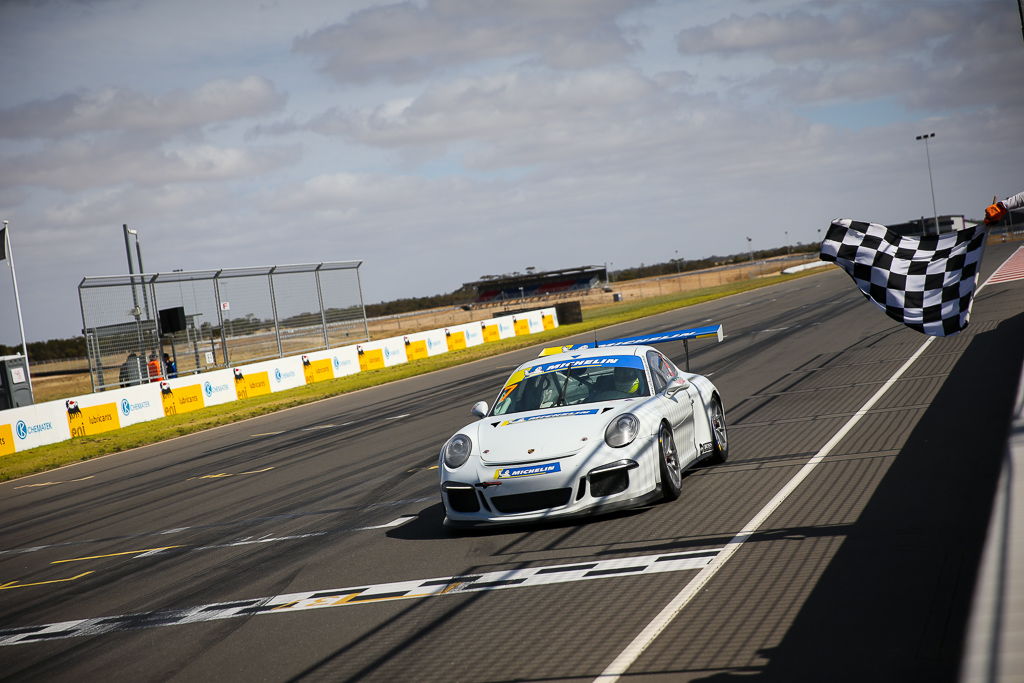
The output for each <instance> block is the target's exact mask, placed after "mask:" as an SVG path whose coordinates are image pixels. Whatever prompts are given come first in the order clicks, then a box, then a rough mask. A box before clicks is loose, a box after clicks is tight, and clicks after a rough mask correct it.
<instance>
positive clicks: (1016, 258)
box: [985, 247, 1024, 285]
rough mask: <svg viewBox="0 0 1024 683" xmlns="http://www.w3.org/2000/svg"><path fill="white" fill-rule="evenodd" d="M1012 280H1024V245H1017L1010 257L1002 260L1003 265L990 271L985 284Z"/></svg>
mask: <svg viewBox="0 0 1024 683" xmlns="http://www.w3.org/2000/svg"><path fill="white" fill-rule="evenodd" d="M1014 280H1024V247H1018V248H1017V251H1015V252H1013V254H1012V255H1011V256H1010V258H1008V259H1006V260H1005V261H1003V265H1001V266H999V268H997V269H996V272H994V273H992V275H991V276H990V277H989V279H988V280H986V281H985V284H986V285H997V284H999V283H1000V282H1013V281H1014Z"/></svg>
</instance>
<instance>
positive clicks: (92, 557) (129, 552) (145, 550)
mask: <svg viewBox="0 0 1024 683" xmlns="http://www.w3.org/2000/svg"><path fill="white" fill-rule="evenodd" d="M182 547H184V546H180V545H165V546H163V547H161V548H143V549H142V550H126V551H124V552H123V553H109V554H107V555H89V556H88V557H72V558H69V559H67V560H54V561H53V562H51V563H50V564H63V563H65V562H82V561H84V560H99V559H102V558H104V557H118V556H119V555H138V554H140V553H151V552H154V551H158V550H170V549H171V548H182Z"/></svg>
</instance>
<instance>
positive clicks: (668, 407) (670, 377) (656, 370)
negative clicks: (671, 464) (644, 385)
mask: <svg viewBox="0 0 1024 683" xmlns="http://www.w3.org/2000/svg"><path fill="white" fill-rule="evenodd" d="M647 364H648V366H649V367H650V369H651V380H652V381H653V382H654V387H653V389H654V393H655V399H656V400H657V401H658V405H659V406H660V407H661V410H662V414H663V415H664V416H665V417H666V418H667V419H668V421H669V424H670V425H672V433H673V436H674V437H675V441H676V450H677V451H678V452H679V464H680V465H682V466H683V467H686V466H687V465H689V464H690V463H691V462H692V461H694V460H696V459H697V448H696V445H695V441H694V439H695V438H696V432H695V429H694V424H693V396H692V394H691V393H690V390H689V388H687V389H683V390H681V391H677V392H676V393H675V394H674V395H672V396H669V395H668V393H669V389H670V388H671V387H672V386H673V382H674V381H675V380H677V379H679V377H680V372H679V368H677V367H676V366H675V364H674V363H672V361H670V360H669V359H668V358H666V357H665V356H663V355H662V354H661V353H659V352H657V351H654V350H651V351H648V352H647Z"/></svg>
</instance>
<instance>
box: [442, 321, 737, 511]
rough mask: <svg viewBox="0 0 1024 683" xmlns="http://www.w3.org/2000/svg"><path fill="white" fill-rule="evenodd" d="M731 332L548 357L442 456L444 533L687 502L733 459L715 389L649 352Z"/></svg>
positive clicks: (620, 343) (606, 345) (711, 330)
mask: <svg viewBox="0 0 1024 683" xmlns="http://www.w3.org/2000/svg"><path fill="white" fill-rule="evenodd" d="M701 337H718V339H719V341H721V339H722V326H721V325H717V326H711V327H702V328H695V329H689V330H677V331H674V332H666V333H662V334H656V335H644V336H641V337H631V338H627V339H616V340H610V341H605V342H599V343H594V344H579V345H575V346H566V347H560V348H555V349H545V351H544V352H543V353H542V355H541V357H540V358H538V359H535V360H533V361H530V362H527V363H524V364H523V365H521V366H519V367H518V368H517V369H516V370H515V371H514V372H513V373H512V375H511V376H510V377H509V378H508V381H506V382H505V385H504V387H502V389H501V391H500V392H499V393H498V396H497V398H496V400H495V401H494V403H493V405H488V404H487V403H485V402H483V401H480V402H478V403H477V404H476V405H474V406H473V410H472V413H473V415H475V416H476V417H478V418H479V420H477V421H476V422H473V423H471V424H468V425H466V426H465V427H463V428H462V429H460V430H459V431H458V432H457V433H456V434H455V435H454V436H452V437H451V438H450V439H448V441H447V442H445V444H444V446H443V447H442V448H441V453H440V462H439V466H438V470H439V472H440V478H441V499H442V501H443V503H444V508H445V524H446V525H447V526H455V527H464V526H481V525H488V524H501V523H506V524H507V523H523V522H533V521H537V520H547V519H556V518H561V517H574V516H579V515H585V514H592V513H596V512H606V511H610V510H615V509H620V508H626V507H636V506H640V505H644V504H647V503H650V502H653V501H656V500H659V499H666V500H674V499H676V498H678V497H679V494H680V488H681V485H682V474H683V472H684V471H685V470H686V469H687V468H688V467H690V466H691V465H693V464H694V463H696V462H699V461H706V462H712V463H714V462H724V461H725V459H726V457H727V455H728V452H729V442H728V438H727V434H726V426H725V411H724V410H723V408H722V398H721V396H720V395H719V392H718V389H716V388H715V386H714V384H712V383H711V381H710V380H708V379H707V378H706V377H703V376H702V375H698V374H694V373H690V372H684V371H682V370H680V369H679V368H678V367H676V366H675V364H674V363H672V361H671V360H669V359H668V357H666V356H665V355H664V354H663V353H661V352H660V351H658V350H657V349H655V348H653V347H651V346H649V345H648V344H653V343H661V342H666V341H673V340H683V341H684V343H686V342H687V341H688V340H690V339H696V338H701Z"/></svg>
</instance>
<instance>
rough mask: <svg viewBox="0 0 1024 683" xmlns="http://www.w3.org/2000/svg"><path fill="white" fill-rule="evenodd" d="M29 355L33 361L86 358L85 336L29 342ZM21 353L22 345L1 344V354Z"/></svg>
mask: <svg viewBox="0 0 1024 683" xmlns="http://www.w3.org/2000/svg"><path fill="white" fill-rule="evenodd" d="M27 346H28V357H29V359H30V360H33V361H40V360H62V359H64V358H85V353H86V352H85V337H72V338H70V339H48V340H47V341H38V342H29V343H28V344H27ZM20 353H21V346H7V345H5V344H0V355H3V356H13V355H17V354H20Z"/></svg>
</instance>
